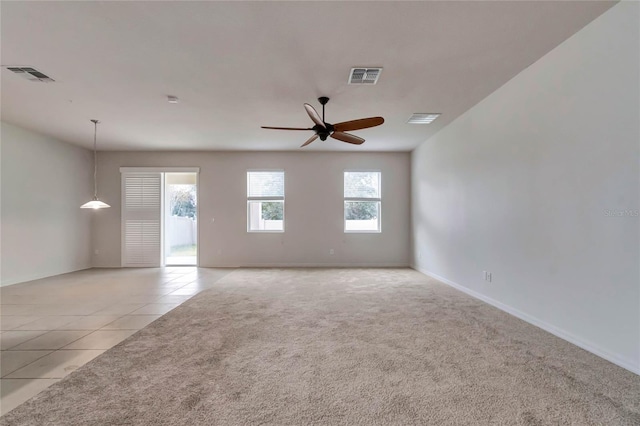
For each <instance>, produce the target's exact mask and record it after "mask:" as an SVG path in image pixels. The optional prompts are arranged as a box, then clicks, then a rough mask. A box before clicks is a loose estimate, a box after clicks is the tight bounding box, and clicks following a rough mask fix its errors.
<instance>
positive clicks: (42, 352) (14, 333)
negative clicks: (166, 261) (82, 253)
mask: <svg viewBox="0 0 640 426" xmlns="http://www.w3.org/2000/svg"><path fill="white" fill-rule="evenodd" d="M231 271H232V270H231V269H212V268H195V267H184V266H176V267H166V268H146V269H90V270H86V271H80V272H74V273H70V274H64V275H58V276H55V277H49V278H44V279H41V280H36V281H30V282H26V283H21V284H15V285H11V286H6V287H1V288H0V343H1V345H0V349H1V351H0V370H1V378H0V414H4V413H6V412H8V411H10V410H12V409H13V408H15V407H17V406H18V405H19V404H22V403H23V402H24V401H26V400H27V399H29V398H31V397H32V396H34V395H36V394H37V393H39V392H40V391H42V390H44V389H46V388H47V387H49V386H51V385H52V384H53V383H55V382H57V381H58V380H60V379H62V378H63V377H65V376H66V375H68V374H69V373H71V372H72V371H74V370H75V369H77V368H78V367H80V366H82V365H84V364H86V363H87V362H89V361H91V360H92V359H93V358H95V357H97V356H99V355H100V354H102V353H103V352H105V351H106V350H108V349H110V348H112V347H113V346H115V345H117V344H118V343H120V342H121V341H123V340H124V339H126V338H127V337H129V336H131V335H132V334H134V333H135V332H136V331H138V330H140V329H142V328H144V327H146V326H147V325H149V324H150V323H151V322H153V321H155V320H156V319H158V318H160V317H161V316H162V315H164V314H166V313H167V312H169V311H170V310H172V309H173V308H175V307H176V306H178V305H179V304H181V303H182V302H184V301H185V300H187V299H189V298H191V297H193V296H194V295H195V294H197V293H199V292H200V291H202V290H205V289H207V288H209V287H211V286H212V285H214V283H215V282H216V281H217V280H218V279H220V278H222V277H223V276H224V275H226V274H228V273H229V272H231Z"/></svg>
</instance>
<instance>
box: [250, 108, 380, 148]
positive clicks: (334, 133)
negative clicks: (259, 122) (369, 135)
mask: <svg viewBox="0 0 640 426" xmlns="http://www.w3.org/2000/svg"><path fill="white" fill-rule="evenodd" d="M318 102H320V104H321V105H322V118H321V117H320V114H318V111H316V109H315V108H314V107H313V106H311V105H309V104H304V109H305V110H306V111H307V114H308V115H309V118H310V119H311V121H313V122H314V123H315V125H314V126H313V127H309V128H300V127H270V126H262V128H263V129H274V130H313V131H314V132H315V133H316V134H315V135H313V136H311V137H310V138H309V139H307V141H306V142H305V143H303V144H302V145H301V146H300V147H301V148H302V147H305V146H307V145H309V144H310V143H311V142H313V141H315V140H316V139H318V138H320V140H322V141H326V140H327V138H328V137H331V138H333V139H336V140H339V141H341V142H346V143H350V144H353V145H361V144H362V143H364V139H362V138H361V137H358V136H355V135H352V134H350V133H345V132H346V131H353V130H361V129H367V128H369V127H375V126H379V125H381V124H382V123H384V118H382V117H369V118H361V119H358V120H351V121H344V122H342V123H336V124H331V123H327V122H326V121H325V120H324V106H325V105H326V104H327V102H329V98H328V97H326V96H321V97H319V98H318Z"/></svg>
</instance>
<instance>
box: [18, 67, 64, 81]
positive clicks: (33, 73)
mask: <svg viewBox="0 0 640 426" xmlns="http://www.w3.org/2000/svg"><path fill="white" fill-rule="evenodd" d="M6 68H7V69H8V70H9V71H11V72H13V73H15V74H18V75H19V76H21V77H23V78H26V79H27V80H29V81H42V82H44V83H49V82H52V81H55V80H54V79H52V78H51V77H49V76H48V75H46V74H43V73H41V72H40V71H38V70H37V69H35V68H32V67H6Z"/></svg>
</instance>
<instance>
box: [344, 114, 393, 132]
mask: <svg viewBox="0 0 640 426" xmlns="http://www.w3.org/2000/svg"><path fill="white" fill-rule="evenodd" d="M382 123H384V118H382V117H369V118H361V119H359V120H351V121H343V122H342V123H337V124H334V125H333V128H334V129H335V131H336V132H350V131H352V130H360V129H366V128H369V127H375V126H379V125H381V124H382Z"/></svg>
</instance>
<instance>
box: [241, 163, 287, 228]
mask: <svg viewBox="0 0 640 426" xmlns="http://www.w3.org/2000/svg"><path fill="white" fill-rule="evenodd" d="M255 172H281V173H282V197H250V196H249V173H255ZM246 179H247V232H248V233H267V234H273V233H276V234H277V233H284V230H285V205H286V203H285V194H286V188H287V186H286V183H287V182H286V181H287V174H286V172H285V170H284V169H247V173H246ZM256 201H259V202H262V201H266V202H269V201H281V202H282V229H251V217H250V215H251V207H250V206H251V203H252V202H256Z"/></svg>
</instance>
